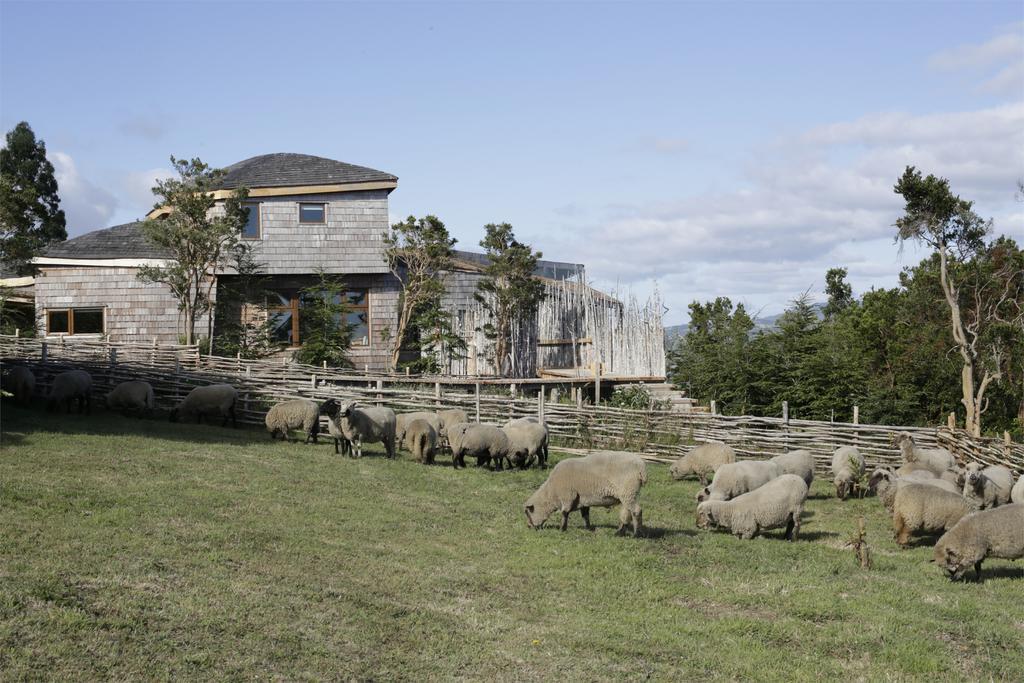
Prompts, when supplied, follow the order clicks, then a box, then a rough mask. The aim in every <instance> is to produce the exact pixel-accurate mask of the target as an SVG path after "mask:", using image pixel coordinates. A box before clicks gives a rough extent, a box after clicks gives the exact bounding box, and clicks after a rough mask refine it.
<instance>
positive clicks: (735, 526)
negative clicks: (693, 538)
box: [697, 474, 807, 541]
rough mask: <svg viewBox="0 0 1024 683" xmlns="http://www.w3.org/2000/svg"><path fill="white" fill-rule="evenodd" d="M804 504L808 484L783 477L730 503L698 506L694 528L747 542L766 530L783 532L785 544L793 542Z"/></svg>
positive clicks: (710, 503) (794, 477)
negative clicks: (719, 530)
mask: <svg viewBox="0 0 1024 683" xmlns="http://www.w3.org/2000/svg"><path fill="white" fill-rule="evenodd" d="M805 500H807V483H806V482H805V481H804V479H803V477H800V476H798V475H795V474H783V475H781V476H779V477H776V478H775V479H772V480H771V481H770V482H768V483H767V484H765V485H764V486H761V487H759V488H757V489H754V490H753V491H750V492H749V493H744V494H743V495H742V496H737V497H736V498H733V499H732V500H707V501H704V502H703V503H701V504H700V505H698V506H697V527H698V528H700V529H711V528H719V527H722V528H726V529H729V530H730V531H732V533H733V534H734V535H736V536H738V537H739V538H741V539H744V540H749V539H752V538H754V537H755V536H757V535H758V534H759V533H761V532H762V531H765V530H766V529H778V528H780V527H785V528H786V540H787V541H793V540H796V537H797V534H799V533H800V517H801V515H802V514H803V509H804V501H805Z"/></svg>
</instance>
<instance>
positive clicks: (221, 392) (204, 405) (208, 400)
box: [171, 384, 238, 427]
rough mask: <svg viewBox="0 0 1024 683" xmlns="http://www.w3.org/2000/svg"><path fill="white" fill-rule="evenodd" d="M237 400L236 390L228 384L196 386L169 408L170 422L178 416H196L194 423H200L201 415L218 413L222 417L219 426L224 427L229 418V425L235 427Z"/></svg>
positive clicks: (176, 419)
mask: <svg viewBox="0 0 1024 683" xmlns="http://www.w3.org/2000/svg"><path fill="white" fill-rule="evenodd" d="M237 402H238V391H237V390H236V389H235V388H234V387H233V386H231V385H230V384H209V385H207V386H203V387H196V388H195V389H193V390H192V391H190V392H189V393H188V396H186V397H185V398H184V400H183V401H182V402H181V403H179V404H178V405H177V406H175V407H174V409H173V410H171V422H177V421H178V419H179V418H188V416H189V415H193V414H194V415H195V416H196V424H201V423H202V421H203V415H220V416H221V417H223V418H224V420H223V421H222V422H221V424H220V426H221V427H224V426H225V425H227V423H228V418H230V419H231V426H232V427H237V426H238V422H237V421H236V420H235V403H237Z"/></svg>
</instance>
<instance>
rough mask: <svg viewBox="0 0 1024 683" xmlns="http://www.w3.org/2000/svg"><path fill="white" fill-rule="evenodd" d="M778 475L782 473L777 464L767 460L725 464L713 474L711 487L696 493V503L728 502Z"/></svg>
mask: <svg viewBox="0 0 1024 683" xmlns="http://www.w3.org/2000/svg"><path fill="white" fill-rule="evenodd" d="M780 474H784V472H783V471H782V469H781V468H780V467H779V464H778V463H775V462H771V461H769V460H739V461H737V462H730V463H726V464H725V465H722V466H721V467H719V468H718V471H717V472H715V477H714V479H712V480H711V485H710V486H705V487H704V488H703V489H701V490H700V491H699V492H698V493H697V502H698V503H702V502H704V501H705V500H730V499H732V498H735V497H736V496H741V495H743V494H744V493H747V492H748V491H753V490H754V489H756V488H758V487H760V486H764V485H765V484H767V483H768V482H769V481H771V480H772V479H775V478H776V477H778V476H779V475H780Z"/></svg>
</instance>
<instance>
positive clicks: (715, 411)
mask: <svg viewBox="0 0 1024 683" xmlns="http://www.w3.org/2000/svg"><path fill="white" fill-rule="evenodd" d="M711 414H712V415H718V401H716V400H714V399H711Z"/></svg>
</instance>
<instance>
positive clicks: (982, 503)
mask: <svg viewBox="0 0 1024 683" xmlns="http://www.w3.org/2000/svg"><path fill="white" fill-rule="evenodd" d="M964 469H965V471H966V476H965V478H964V498H966V499H967V500H969V501H971V502H972V503H973V504H974V505H975V506H976V507H977V508H978V509H979V510H984V509H985V508H993V507H996V506H998V505H1006V504H1007V503H1009V502H1010V491H1011V490H1012V489H1013V473H1012V472H1010V470H1009V469H1007V468H1006V467H1003V466H1002V465H989V466H988V467H984V466H983V465H981V464H979V463H976V462H972V463H968V465H967V467H966V468H964Z"/></svg>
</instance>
